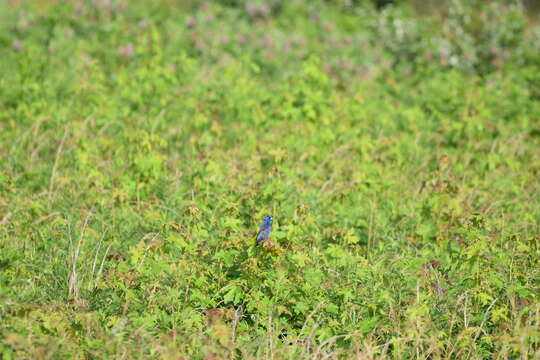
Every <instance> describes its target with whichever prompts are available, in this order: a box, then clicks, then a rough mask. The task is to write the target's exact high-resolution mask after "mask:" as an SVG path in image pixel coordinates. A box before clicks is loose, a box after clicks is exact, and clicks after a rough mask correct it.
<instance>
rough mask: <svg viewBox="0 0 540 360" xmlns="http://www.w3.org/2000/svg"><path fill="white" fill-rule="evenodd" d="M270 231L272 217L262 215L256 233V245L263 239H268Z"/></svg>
mask: <svg viewBox="0 0 540 360" xmlns="http://www.w3.org/2000/svg"><path fill="white" fill-rule="evenodd" d="M270 231H272V217H271V216H270V215H268V214H266V215H264V219H263V223H262V225H261V227H260V228H259V233H258V234H257V242H256V243H257V245H258V244H259V243H260V242H262V241H263V240H265V239H268V237H269V236H270Z"/></svg>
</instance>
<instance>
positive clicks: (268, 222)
mask: <svg viewBox="0 0 540 360" xmlns="http://www.w3.org/2000/svg"><path fill="white" fill-rule="evenodd" d="M263 223H264V225H265V226H270V225H271V224H272V217H271V216H270V215H268V214H266V215H264V219H263Z"/></svg>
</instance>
